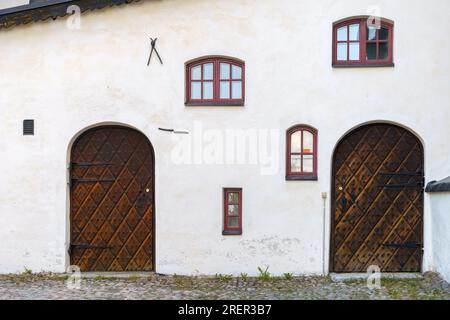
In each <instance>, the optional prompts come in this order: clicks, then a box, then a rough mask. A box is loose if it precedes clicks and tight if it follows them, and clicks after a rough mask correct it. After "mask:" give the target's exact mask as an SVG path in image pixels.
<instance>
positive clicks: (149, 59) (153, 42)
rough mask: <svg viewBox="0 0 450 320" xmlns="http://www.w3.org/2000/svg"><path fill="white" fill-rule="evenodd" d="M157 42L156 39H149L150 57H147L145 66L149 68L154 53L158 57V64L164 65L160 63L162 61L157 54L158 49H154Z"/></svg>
mask: <svg viewBox="0 0 450 320" xmlns="http://www.w3.org/2000/svg"><path fill="white" fill-rule="evenodd" d="M157 40H158V38H155V39H153V38H150V45H151V47H152V49H151V51H150V56H149V57H148V62H147V66H149V65H150V62H151V61H152V55H153V52H155V53H156V55H157V56H158V60H159V62H160V63H161V64H164V63H163V61H162V59H161V56H160V55H159V53H158V49H156V41H157Z"/></svg>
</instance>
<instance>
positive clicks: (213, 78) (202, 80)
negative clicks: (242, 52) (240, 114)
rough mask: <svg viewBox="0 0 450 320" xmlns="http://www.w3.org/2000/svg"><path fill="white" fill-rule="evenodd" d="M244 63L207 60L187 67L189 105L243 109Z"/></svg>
mask: <svg viewBox="0 0 450 320" xmlns="http://www.w3.org/2000/svg"><path fill="white" fill-rule="evenodd" d="M244 94H245V63H244V62H243V61H241V60H237V59H232V58H226V57H217V56H216V57H207V58H201V59H197V60H194V61H191V62H189V63H187V64H186V105H189V106H205V105H210V106H243V105H244Z"/></svg>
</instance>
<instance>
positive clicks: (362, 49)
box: [332, 17, 394, 67]
mask: <svg viewBox="0 0 450 320" xmlns="http://www.w3.org/2000/svg"><path fill="white" fill-rule="evenodd" d="M368 20H369V17H358V18H349V19H345V20H341V21H339V22H336V23H334V24H333V50H332V51H333V66H334V67H358V66H366V67H376V66H394V24H393V23H392V22H390V21H388V20H386V19H381V27H383V28H386V29H388V30H389V36H388V39H387V40H379V39H378V35H379V31H378V30H377V40H367V21H368ZM357 23H358V24H359V28H360V29H359V30H360V34H359V36H360V40H359V41H350V40H349V39H348V38H347V41H339V42H342V43H343V42H347V43H349V42H359V44H360V46H359V60H354V61H353V60H352V61H350V60H346V61H341V60H337V43H338V41H337V30H338V29H339V28H341V27H344V26H349V25H352V24H357ZM348 31H349V30H347V36H349V32H348ZM375 42H376V43H377V60H368V59H367V58H366V54H367V50H366V47H367V46H366V45H367V43H375ZM381 42H386V43H388V47H389V48H388V57H387V58H386V59H384V60H378V47H379V43H381ZM348 58H349V52H348V51H347V59H348Z"/></svg>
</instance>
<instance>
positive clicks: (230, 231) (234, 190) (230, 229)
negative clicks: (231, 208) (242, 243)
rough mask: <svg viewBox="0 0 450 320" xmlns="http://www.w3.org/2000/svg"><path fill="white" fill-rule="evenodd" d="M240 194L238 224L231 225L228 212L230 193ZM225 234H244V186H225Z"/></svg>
mask: <svg viewBox="0 0 450 320" xmlns="http://www.w3.org/2000/svg"><path fill="white" fill-rule="evenodd" d="M230 193H237V194H238V204H237V205H238V215H237V217H238V220H239V223H238V226H237V227H230V226H229V225H228V224H229V217H230V216H229V214H228V204H229V202H228V194H230ZM222 234H223V235H241V234H242V188H223V232H222Z"/></svg>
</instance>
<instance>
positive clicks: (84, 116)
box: [0, 0, 450, 274]
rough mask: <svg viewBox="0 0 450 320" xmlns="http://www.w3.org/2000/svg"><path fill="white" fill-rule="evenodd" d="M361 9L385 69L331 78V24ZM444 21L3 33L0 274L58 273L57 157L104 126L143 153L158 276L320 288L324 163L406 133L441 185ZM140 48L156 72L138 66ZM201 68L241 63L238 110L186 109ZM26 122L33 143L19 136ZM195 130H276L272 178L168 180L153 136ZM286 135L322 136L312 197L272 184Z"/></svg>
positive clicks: (332, 0) (238, 168)
mask: <svg viewBox="0 0 450 320" xmlns="http://www.w3.org/2000/svg"><path fill="white" fill-rule="evenodd" d="M373 4H377V5H379V7H380V8H381V15H382V16H383V17H386V18H389V19H392V20H394V21H395V40H394V41H395V43H394V54H395V56H394V59H395V64H396V66H395V68H371V69H333V68H332V67H331V36H332V32H331V29H332V23H333V21H336V20H339V19H342V18H345V17H349V16H354V15H361V14H366V13H367V9H368V8H369V7H370V6H371V5H373ZM449 9H450V3H449V2H448V1H447V0H435V1H433V5H430V3H429V2H428V3H427V2H425V1H419V0H397V1H391V0H384V1H381V0H345V1H344V0H341V1H336V0H323V1H313V0H308V1H306V0H305V1H296V0H264V1H252V0H227V1H210V0H171V1H144V2H140V3H136V4H132V5H127V6H120V7H116V8H110V9H105V10H101V11H95V12H90V13H87V14H84V15H83V16H82V20H81V26H82V27H81V29H80V30H69V29H67V28H66V19H58V20H56V21H46V22H40V23H34V24H30V25H26V26H20V27H17V28H13V29H11V30H2V31H0V43H1V46H0V56H1V57H2V59H0V88H1V91H0V119H1V122H0V150H1V151H0V153H1V156H0V165H1V168H2V169H3V170H2V173H1V183H0V214H1V217H2V223H1V224H0V235H1V236H2V244H1V245H0V272H20V271H22V270H23V268H24V267H27V268H30V269H32V270H33V271H40V270H48V271H63V270H64V269H65V266H66V264H67V263H68V260H67V254H66V246H67V234H68V227H67V214H68V211H67V210H68V201H67V169H66V168H67V164H68V161H69V159H68V157H67V153H68V148H69V144H70V141H72V139H73V138H74V136H76V135H77V134H78V133H80V131H82V130H83V129H84V128H87V127H89V126H91V125H93V124H96V123H102V122H113V123H125V124H128V125H130V126H133V127H135V128H137V129H139V130H141V131H142V132H144V133H145V134H146V135H147V136H148V137H149V139H150V141H151V142H152V144H153V146H154V149H155V153H156V154H155V158H156V270H157V271H158V272H161V273H177V274H191V273H201V274H215V273H227V274H229V273H233V274H239V273H240V272H247V273H249V274H255V273H256V272H257V267H258V266H270V269H269V271H271V272H272V273H275V274H280V273H283V272H293V273H296V274H297V273H301V274H320V273H322V272H323V270H324V267H323V261H322V257H323V256H325V257H326V261H325V264H326V265H325V270H328V243H329V219H330V212H329V199H327V201H326V223H325V227H326V230H325V237H326V239H325V243H326V247H325V248H323V245H322V244H323V237H324V234H323V227H324V222H323V216H322V203H323V202H322V199H321V192H327V193H328V194H329V192H330V174H331V156H332V152H333V149H334V146H335V145H336V143H337V141H338V140H339V139H340V137H342V136H343V135H344V134H345V133H346V132H348V131H349V130H350V129H351V128H354V127H356V126H358V125H360V124H362V123H366V122H370V121H374V120H388V121H391V122H394V123H398V124H402V125H404V126H406V127H408V128H410V129H411V130H413V131H414V132H415V133H416V134H417V135H418V136H420V138H421V139H422V140H423V142H424V145H425V153H426V159H425V161H426V178H427V181H429V180H436V179H439V178H441V177H442V176H443V175H444V176H445V174H446V173H448V172H450V159H449V149H450V147H449V144H448V136H449V135H450V127H449V126H448V122H449V120H450V111H449V102H450V91H449V90H448V83H449V81H450V62H449V60H448V56H449V53H450V43H449V42H448V41H442V39H446V38H447V36H448V34H447V33H448V32H447V31H448V30H449V29H450V22H449V19H448V18H447V12H449ZM150 36H152V37H158V43H157V46H158V50H159V52H160V53H161V55H162V58H163V59H164V66H161V65H159V64H158V63H156V60H154V61H153V63H152V65H151V66H150V67H147V66H146V62H147V58H148V53H149V39H148V38H149V37H150ZM417 39H420V45H418V42H417ZM211 54H220V55H227V56H233V57H237V58H240V59H243V60H245V62H246V104H245V107H237V108H223V107H215V108H189V107H185V106H184V62H185V61H188V60H190V59H192V58H196V57H200V56H204V55H211ZM29 118H31V119H35V122H36V135H35V136H32V137H30V136H22V127H21V126H22V120H23V119H29ZM196 121H198V122H200V123H201V125H202V126H203V128H204V129H218V130H225V129H227V128H242V129H246V128H256V129H278V130H279V132H280V135H279V148H278V149H277V153H276V154H277V155H278V158H279V160H280V161H279V170H278V171H277V173H276V174H275V175H268V176H267V175H261V174H260V169H259V167H258V166H255V165H175V164H174V163H173V162H172V159H171V151H172V149H173V147H174V146H175V144H176V141H174V140H173V139H172V135H171V134H168V133H165V132H161V131H158V129H157V128H158V127H167V128H176V129H186V130H190V131H192V130H193V128H194V123H195V122H196ZM298 123H306V124H310V125H312V126H314V127H315V128H317V129H318V130H319V163H318V165H319V172H318V173H319V180H318V181H317V182H298V181H297V182H286V181H285V179H284V174H285V172H284V161H285V156H284V153H285V144H284V135H285V134H284V132H285V130H286V129H287V128H289V127H291V126H292V125H294V124H298ZM223 187H242V188H243V192H244V208H243V214H244V218H243V219H244V224H243V228H244V233H243V235H242V236H239V237H224V236H222V235H221V231H222V188H223ZM426 201H427V206H426V208H427V209H426V212H425V263H424V270H431V269H432V260H431V255H432V241H431V226H430V223H429V221H430V210H429V209H428V207H429V206H428V201H429V199H428V198H427V199H426ZM324 250H325V255H324Z"/></svg>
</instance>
